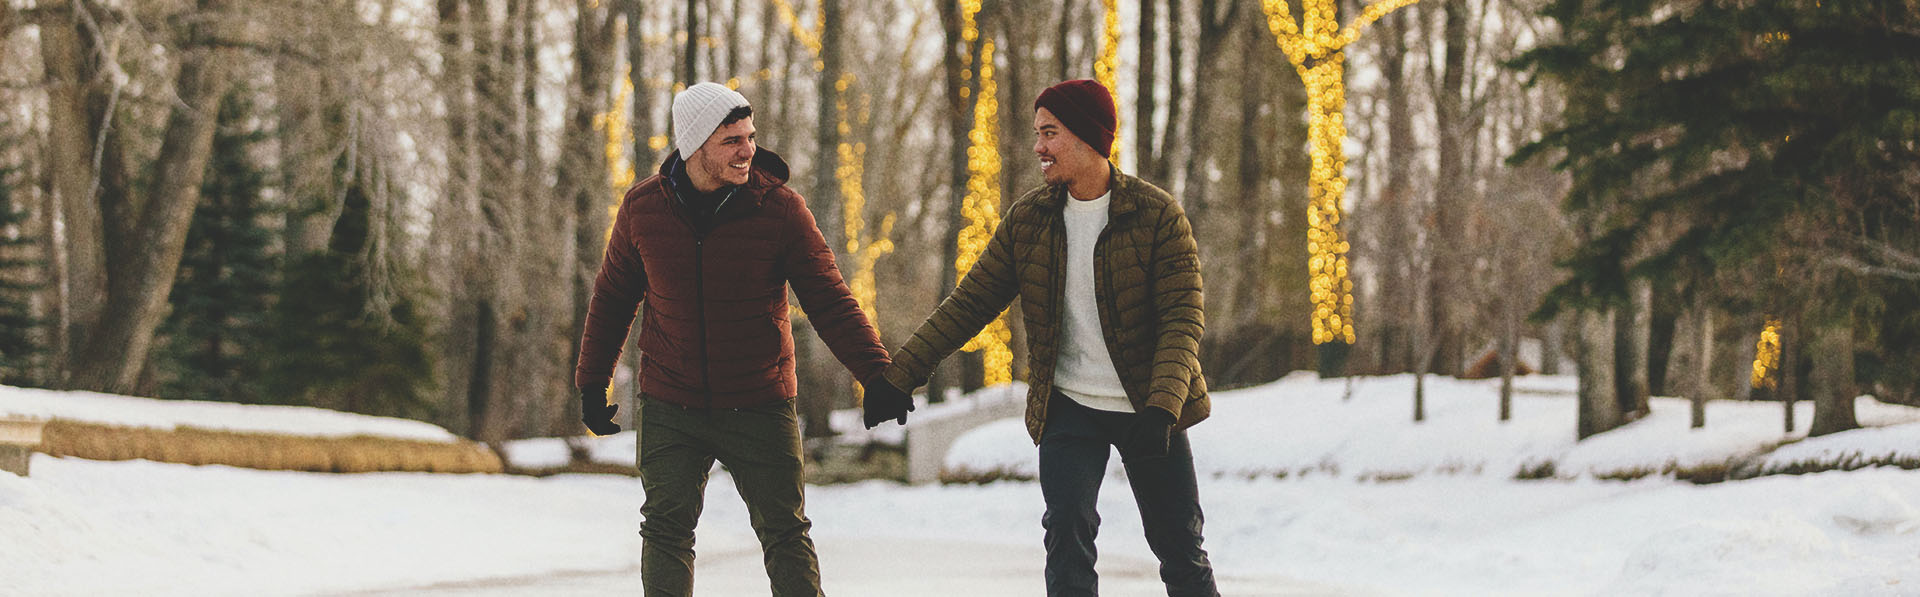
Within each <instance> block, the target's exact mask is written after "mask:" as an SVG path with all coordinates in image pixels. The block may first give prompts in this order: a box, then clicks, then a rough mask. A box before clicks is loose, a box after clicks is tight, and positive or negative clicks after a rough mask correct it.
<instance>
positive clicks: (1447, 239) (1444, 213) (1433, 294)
mask: <svg viewBox="0 0 1920 597" xmlns="http://www.w3.org/2000/svg"><path fill="white" fill-rule="evenodd" d="M1442 8H1443V10H1444V11H1445V12H1446V21H1445V25H1444V36H1445V39H1446V50H1445V52H1444V54H1443V55H1442V56H1443V58H1442V59H1443V61H1444V63H1445V66H1444V70H1443V71H1442V72H1441V75H1440V87H1439V89H1438V90H1437V94H1438V95H1437V96H1436V97H1435V99H1434V104H1435V111H1436V113H1437V114H1436V116H1437V119H1438V124H1439V127H1438V128H1439V130H1438V132H1437V133H1438V136H1439V139H1438V141H1439V145H1440V156H1439V158H1440V162H1439V171H1438V172H1437V174H1438V175H1439V184H1438V185H1436V187H1435V189H1434V190H1435V191H1436V194H1435V196H1434V202H1433V211H1434V219H1435V226H1434V228H1433V231H1434V232H1435V233H1437V234H1436V236H1435V240H1434V242H1433V243H1432V248H1431V250H1432V252H1433V254H1432V259H1433V274H1432V276H1431V277H1430V278H1429V279H1428V291H1427V303H1428V309H1430V310H1431V311H1432V314H1433V316H1432V320H1431V322H1430V324H1431V325H1432V326H1433V330H1434V332H1433V335H1434V338H1433V341H1434V350H1435V361H1436V364H1437V365H1436V370H1435V372H1437V373H1439V374H1441V375H1459V374H1460V366H1461V361H1463V360H1464V357H1465V354H1466V339H1465V337H1464V335H1463V334H1462V330H1461V327H1460V322H1459V321H1458V320H1459V319H1460V316H1458V315H1456V314H1455V309H1454V305H1455V303H1456V302H1458V301H1459V300H1460V298H1461V296H1460V294H1461V292H1460V291H1461V289H1462V288H1463V287H1464V286H1465V285H1466V283H1467V280H1466V279H1465V277H1464V276H1465V271H1464V267H1463V265H1462V264H1463V263H1464V261H1465V252H1466V250H1467V239H1468V238H1469V237H1470V236H1469V234H1468V231H1467V226H1468V223H1469V219H1468V214H1467V209H1468V204H1469V203H1468V201H1467V194H1468V192H1469V191H1470V187H1469V181H1468V180H1467V169H1468V168H1470V167H1471V165H1470V164H1469V163H1468V160H1467V155H1466V150H1465V147H1466V140H1467V136H1468V135H1467V134H1466V131H1467V130H1468V128H1469V127H1470V123H1469V122H1468V121H1467V114H1466V103H1467V99H1466V95H1467V89H1466V70H1467V64H1466V55H1467V19H1468V18H1469V15H1468V14H1467V3H1466V0H1446V2H1445V3H1444V4H1443V5H1442Z"/></svg>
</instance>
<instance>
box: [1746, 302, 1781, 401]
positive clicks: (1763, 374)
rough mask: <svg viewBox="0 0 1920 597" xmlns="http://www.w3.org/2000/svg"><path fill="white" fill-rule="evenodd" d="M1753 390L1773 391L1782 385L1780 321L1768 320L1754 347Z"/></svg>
mask: <svg viewBox="0 0 1920 597" xmlns="http://www.w3.org/2000/svg"><path fill="white" fill-rule="evenodd" d="M1753 348H1754V350H1753V380H1752V383H1753V389H1756V390H1771V389H1774V388H1776V387H1779V385H1780V373H1779V371H1780V320H1778V319H1774V318H1771V317H1769V318H1767V327H1766V328H1764V329H1761V330H1760V341H1759V342H1757V343H1755V344H1754V346H1753Z"/></svg>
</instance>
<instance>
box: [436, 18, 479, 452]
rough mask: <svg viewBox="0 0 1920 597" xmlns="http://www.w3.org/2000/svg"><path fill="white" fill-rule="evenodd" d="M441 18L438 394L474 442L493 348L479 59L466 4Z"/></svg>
mask: <svg viewBox="0 0 1920 597" xmlns="http://www.w3.org/2000/svg"><path fill="white" fill-rule="evenodd" d="M435 15H436V17H437V18H438V30H439V42H440V55H441V62H442V63H443V64H445V65H446V66H445V67H444V68H443V70H442V73H441V80H440V81H439V86H440V89H441V90H442V93H443V95H444V96H445V100H444V101H445V102H446V103H447V109H446V114H447V115H446V118H447V148H446V156H447V157H446V159H447V187H446V194H445V199H444V201H442V202H441V203H440V204H439V205H437V206H436V207H435V214H434V225H433V231H432V233H431V236H432V238H431V241H430V242H429V245H430V249H429V250H431V251H434V253H433V254H434V260H435V261H436V262H438V263H437V264H436V266H435V267H434V268H433V269H434V270H435V272H436V274H435V276H436V277H440V279H439V280H437V282H438V283H440V284H443V285H444V286H442V287H443V288H447V289H448V292H447V296H446V298H445V299H444V300H445V306H444V308H445V313H444V314H443V315H442V317H441V318H440V319H441V325H443V326H444V328H442V330H443V331H442V332H441V333H440V334H438V335H437V336H438V340H439V342H440V347H439V349H440V350H439V352H440V356H439V359H438V360H439V365H440V374H439V378H440V384H439V385H440V388H441V391H442V394H441V395H442V396H444V400H443V404H444V407H443V408H442V409H441V411H442V412H444V413H447V414H445V415H442V418H443V420H444V423H443V424H446V425H448V427H449V428H451V429H453V430H455V431H458V432H461V433H465V434H466V435H467V436H468V437H478V436H479V435H480V434H481V427H482V422H483V419H482V418H483V414H484V413H483V411H484V410H485V402H484V400H476V399H475V397H474V396H475V394H474V392H473V386H474V378H475V371H474V362H475V357H476V355H478V354H480V352H479V347H481V346H483V345H485V344H487V342H484V341H483V340H485V338H483V337H481V336H480V333H481V332H480V325H479V321H480V315H481V313H480V308H479V304H478V303H479V302H480V301H479V298H478V297H479V289H478V287H477V285H476V282H477V280H476V279H475V278H476V277H475V275H474V270H475V269H477V268H476V265H475V263H474V261H475V259H474V256H475V255H476V254H477V253H478V244H477V243H478V237H479V235H478V233H477V229H478V227H479V225H480V223H479V220H478V219H477V218H476V214H477V212H478V209H477V208H476V203H475V200H476V193H475V192H474V189H475V188H477V184H476V180H477V179H478V177H479V173H478V170H479V169H478V167H477V166H476V163H475V160H476V156H477V155H478V151H477V150H476V148H475V138H476V131H477V126H476V124H475V115H474V112H475V109H474V104H473V101H472V96H471V93H470V90H471V89H472V86H473V62H474V56H473V54H472V52H471V51H469V50H468V49H467V43H468V38H469V37H471V36H472V33H471V28H470V26H469V18H470V17H469V15H468V14H467V10H466V4H465V3H464V2H461V1H460V0H439V1H438V2H437V3H436V4H435Z"/></svg>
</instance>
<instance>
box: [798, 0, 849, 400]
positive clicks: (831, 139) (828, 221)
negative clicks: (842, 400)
mask: <svg viewBox="0 0 1920 597" xmlns="http://www.w3.org/2000/svg"><path fill="white" fill-rule="evenodd" d="M841 2H842V0H821V4H820V17H821V28H820V31H821V35H820V63H821V65H822V66H823V67H824V68H823V69H822V70H821V71H820V73H819V77H820V78H819V79H818V80H816V81H814V93H815V104H814V107H815V108H816V110H817V111H816V112H815V114H814V118H815V120H814V127H813V130H814V151H813V164H814V166H813V170H814V176H813V189H812V191H811V192H810V193H808V195H807V206H808V207H809V208H811V209H812V210H813V213H814V217H815V219H816V220H817V222H818V224H819V226H820V235H821V236H823V237H825V238H826V239H827V246H828V247H831V248H833V251H834V254H835V257H836V259H837V260H838V261H839V262H840V263H852V261H850V260H849V259H848V255H846V238H845V237H846V226H845V220H844V215H843V214H842V209H841V202H842V201H844V199H843V198H842V197H841V196H840V186H839V179H838V178H837V177H835V176H834V172H835V171H836V170H837V167H836V166H837V164H838V162H839V159H838V156H839V154H840V115H839V109H838V107H837V106H836V103H837V102H838V101H839V100H840V99H841V98H840V95H839V93H838V92H837V91H836V88H837V83H838V82H839V81H840V78H841V77H842V76H843V75H844V74H845V72H846V70H845V68H846V67H845V64H844V63H843V62H842V60H843V59H844V56H842V53H843V52H842V50H841V27H842V25H843V23H845V22H846V17H845V15H844V11H843V9H842V4H841ZM848 89H849V90H851V89H852V87H848ZM796 327H797V326H796ZM795 331H796V332H802V333H799V334H797V335H798V336H800V337H799V338H795V340H794V347H795V348H794V350H795V351H796V353H795V355H794V359H795V362H796V363H798V364H799V365H800V367H799V370H800V371H801V373H802V374H803V375H804V377H803V378H802V379H801V385H802V386H803V387H810V388H817V389H814V390H812V391H808V392H804V394H807V396H804V397H803V399H802V400H801V401H800V403H799V407H800V419H801V420H802V421H803V422H804V425H803V428H802V429H801V435H802V436H804V437H807V438H824V437H832V436H833V435H834V433H833V426H832V425H830V424H829V422H830V421H829V419H830V418H831V417H832V415H833V409H834V407H835V406H837V404H836V402H837V400H836V398H838V397H840V396H845V395H851V394H852V392H851V391H850V390H851V389H852V388H851V387H849V386H848V385H846V384H843V383H840V382H841V380H844V379H846V378H847V377H846V375H845V374H844V373H843V372H842V371H843V370H842V369H841V368H840V367H839V366H838V365H837V364H835V365H831V366H827V367H822V366H820V365H821V364H820V363H815V361H817V360H820V359H821V358H822V357H823V356H824V353H825V352H826V351H816V350H814V349H815V348H817V347H816V346H815V342H814V341H813V340H812V337H815V334H813V333H811V330H807V331H802V330H798V329H796V330H795ZM803 346H804V348H803ZM817 353H818V354H817ZM810 371H811V372H823V373H816V375H805V374H806V373H807V372H810Z"/></svg>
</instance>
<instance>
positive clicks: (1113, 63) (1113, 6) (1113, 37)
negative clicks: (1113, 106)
mask: <svg viewBox="0 0 1920 597" xmlns="http://www.w3.org/2000/svg"><path fill="white" fill-rule="evenodd" d="M1100 3H1101V4H1103V5H1105V6H1106V8H1107V10H1106V18H1105V19H1103V21H1102V22H1103V23H1104V25H1103V26H1102V27H1101V35H1100V57H1099V58H1096V59H1094V61H1093V79H1094V80H1095V81H1098V82H1099V83H1100V84H1101V85H1104V86H1106V88H1107V89H1108V90H1109V91H1111V92H1113V93H1116V94H1117V93H1118V91H1117V90H1118V89H1119V88H1120V87H1119V85H1118V84H1117V83H1118V81H1117V80H1116V77H1117V76H1118V71H1119V70H1120V1H1119V0H1100ZM1120 145H1121V143H1120V115H1119V110H1115V111H1114V119H1113V149H1112V152H1111V153H1109V154H1107V159H1108V160H1109V161H1112V162H1113V163H1116V164H1118V163H1120Z"/></svg>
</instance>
